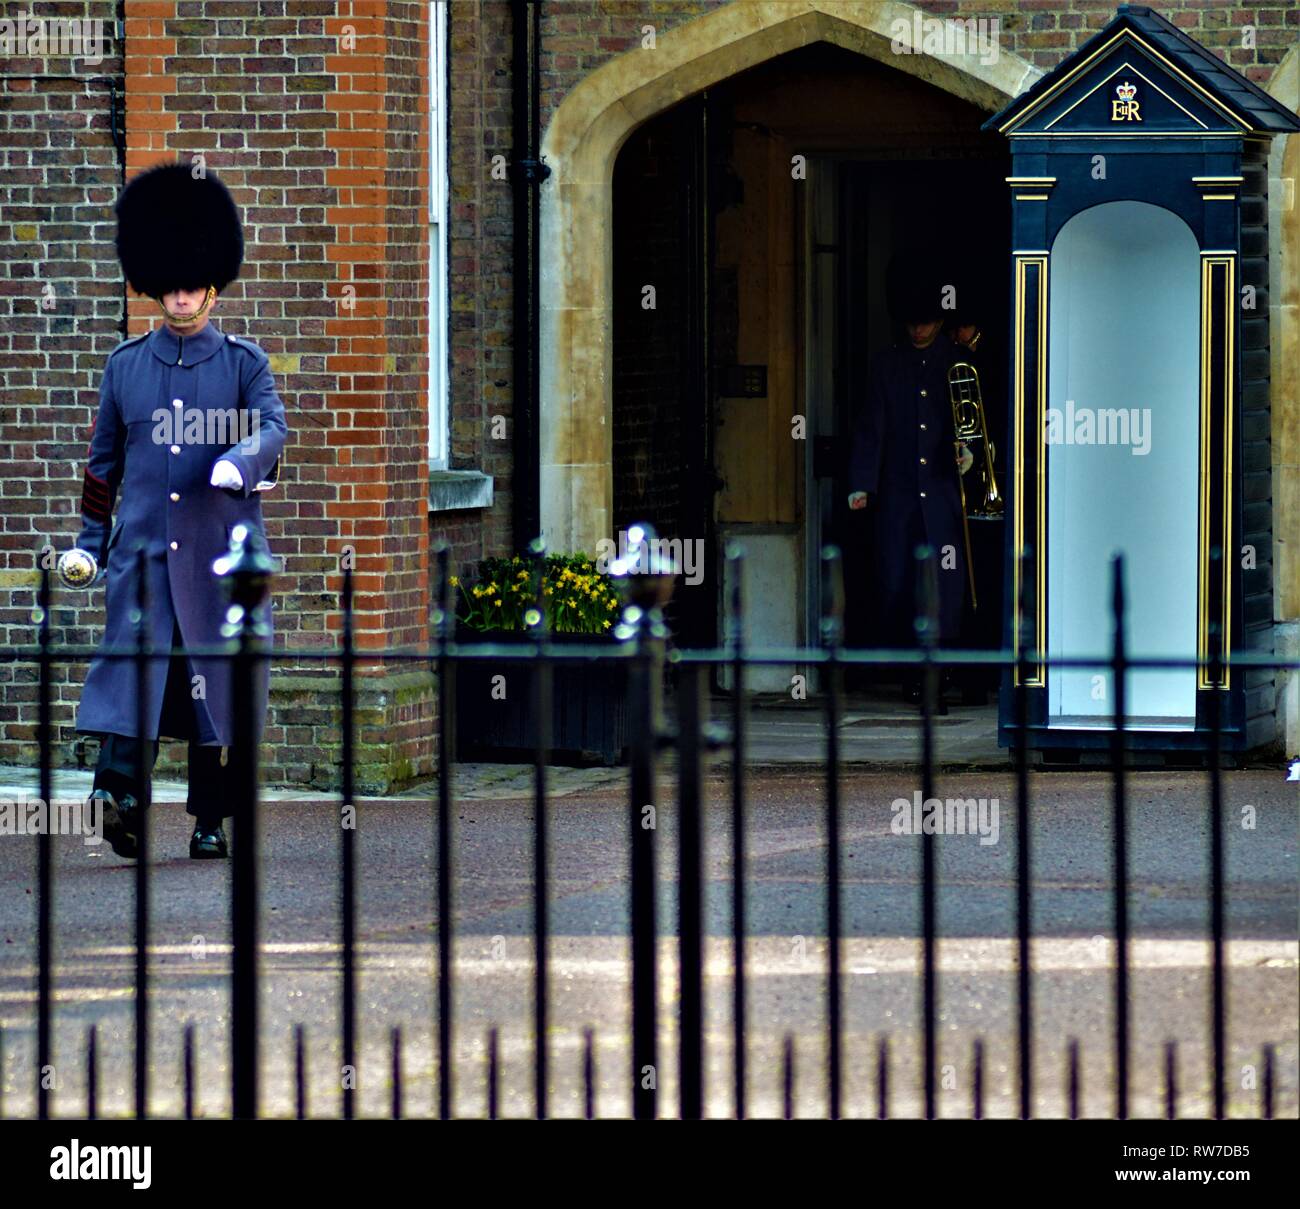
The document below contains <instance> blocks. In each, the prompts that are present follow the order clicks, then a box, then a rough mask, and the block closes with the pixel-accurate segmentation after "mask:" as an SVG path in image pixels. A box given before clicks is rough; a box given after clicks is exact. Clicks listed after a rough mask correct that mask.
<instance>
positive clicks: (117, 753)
mask: <svg viewBox="0 0 1300 1209" xmlns="http://www.w3.org/2000/svg"><path fill="white" fill-rule="evenodd" d="M139 748H140V743H139V741H138V740H137V739H136V738H135V736H134V735H104V736H102V743H101V745H100V749H99V761H98V763H96V765H95V788H96V789H107V790H108V791H109V793H111V794H112V795H113V796H114V797H115V798H120V797H121V796H122V794H124V793H129V794H132V795H133V796H135V797H136V798H139V797H140V796H141V794H140V785H139V782H138V780H137V777H138V775H139V771H138V767H137V764H136V761H137V759H138V752H139ZM144 748H145V751H144V772H145V776H146V777H149V776H150V775H151V774H152V772H153V766H154V762H155V761H156V760H157V759H158V740H157V739H146V740H145V743H144ZM223 753H225V757H226V762H225V764H224V765H223V764H222V762H221V760H222V754H223ZM238 776H239V765H238V761H237V759H236V753H235V749H234V748H222V747H204V746H203V745H202V744H201V743H199V742H198V740H197V739H191V740H190V749H189V782H190V787H189V797H188V799H187V800H186V802H185V810H186V812H187V813H189V814H192V815H193V816H194V817H195V819H196V820H197V821H198V822H199V823H204V824H211V825H215V824H217V823H219V822H221V820H222V819H228V818H230V816H231V813H232V810H231V803H232V802H233V801H234V795H235V793H236V792H237V787H238V786H239V784H240V781H239V780H238V779H237V778H238Z"/></svg>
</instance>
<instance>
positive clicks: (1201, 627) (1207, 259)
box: [1196, 251, 1237, 689]
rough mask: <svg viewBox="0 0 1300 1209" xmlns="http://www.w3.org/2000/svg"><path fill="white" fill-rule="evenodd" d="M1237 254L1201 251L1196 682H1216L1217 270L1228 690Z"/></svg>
mask: <svg viewBox="0 0 1300 1209" xmlns="http://www.w3.org/2000/svg"><path fill="white" fill-rule="evenodd" d="M1236 263H1237V261H1236V253H1234V252H1227V251H1218V252H1202V253H1201V489H1200V506H1199V514H1200V515H1199V518H1198V528H1199V534H1198V543H1197V545H1198V550H1197V553H1198V558H1199V562H1200V568H1199V574H1198V575H1197V594H1196V655H1197V660H1198V661H1199V663H1200V666H1199V668H1198V669H1197V673H1196V687H1197V688H1198V689H1209V688H1214V687H1216V686H1215V685H1213V684H1211V682H1210V677H1209V672H1208V670H1207V666H1206V665H1207V664H1208V662H1209V658H1210V591H1211V588H1212V585H1211V584H1210V476H1211V474H1212V473H1213V467H1211V465H1210V450H1211V447H1212V445H1213V441H1212V439H1211V438H1212V435H1213V426H1214V415H1213V414H1212V403H1213V398H1214V390H1213V387H1214V383H1212V382H1211V380H1210V365H1211V363H1212V356H1213V352H1214V350H1213V349H1212V347H1211V344H1210V341H1211V339H1212V337H1213V332H1214V307H1215V295H1216V291H1215V276H1216V271H1217V270H1222V272H1221V273H1220V274H1219V275H1220V276H1221V278H1222V290H1223V298H1222V306H1223V312H1222V316H1221V318H1222V322H1223V335H1222V342H1223V347H1222V354H1223V381H1222V384H1221V385H1222V390H1223V429H1222V431H1223V501H1222V508H1223V511H1222V546H1221V549H1222V554H1221V556H1220V560H1219V565H1220V569H1221V571H1222V575H1223V579H1222V583H1221V584H1219V585H1218V587H1219V591H1220V593H1221V608H1220V616H1221V617H1222V619H1223V632H1222V642H1221V647H1220V649H1221V651H1222V654H1223V657H1224V660H1225V663H1224V664H1223V669H1222V678H1221V680H1220V682H1219V684H1218V686H1217V687H1218V688H1221V689H1226V688H1228V687H1229V685H1230V684H1231V679H1232V669H1231V668H1230V667H1229V666H1228V665H1227V663H1226V659H1227V656H1228V653H1229V649H1230V647H1231V644H1232V480H1233V465H1232V420H1233V410H1234V399H1233V389H1232V384H1233V374H1234V371H1235V368H1236V364H1235V357H1234V349H1233V337H1234V330H1233V324H1234V320H1235V318H1236V315H1235V312H1234V309H1233V308H1234V305H1235V295H1236Z"/></svg>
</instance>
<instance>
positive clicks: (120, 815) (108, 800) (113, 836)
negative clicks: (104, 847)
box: [90, 789, 141, 858]
mask: <svg viewBox="0 0 1300 1209" xmlns="http://www.w3.org/2000/svg"><path fill="white" fill-rule="evenodd" d="M90 800H91V801H92V802H94V801H98V802H99V808H100V810H101V811H102V812H103V813H102V822H103V828H104V838H105V839H106V840H107V841H108V842H109V845H110V847H111V848H112V849H113V851H114V852H116V853H117V855H118V856H125V857H128V858H134V857H137V856H139V855H140V815H141V810H140V803H139V802H138V801H137V800H136V799H135V798H134V797H132V796H131V794H129V793H124V794H123V795H122V800H121V801H120V802H119V801H118V800H117V798H115V797H114V796H113V795H112V794H111V793H109V791H108V790H107V789H96V790H95V791H94V792H93V793H92V794H91V795H90Z"/></svg>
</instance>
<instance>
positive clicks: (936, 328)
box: [848, 274, 972, 700]
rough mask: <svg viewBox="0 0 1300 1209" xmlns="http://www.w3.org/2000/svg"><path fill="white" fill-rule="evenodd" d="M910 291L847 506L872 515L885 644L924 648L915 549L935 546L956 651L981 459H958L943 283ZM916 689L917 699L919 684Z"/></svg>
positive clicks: (856, 428) (946, 638) (870, 406)
mask: <svg viewBox="0 0 1300 1209" xmlns="http://www.w3.org/2000/svg"><path fill="white" fill-rule="evenodd" d="M901 293H902V297H901V298H900V299H899V305H898V309H899V311H900V312H901V313H900V314H899V318H900V319H901V320H902V322H903V326H904V329H905V339H904V340H903V341H901V342H900V343H899V344H897V345H895V346H894V347H892V348H889V349H886V350H884V351H883V352H881V353H879V354H877V356H876V357H875V358H874V359H873V361H872V364H871V368H870V371H869V375H868V379H869V380H868V390H867V396H868V397H867V399H866V402H865V406H863V407H862V408H861V409H860V410H859V411H858V412H857V414H856V415H855V416H854V425H853V444H852V451H851V454H850V461H849V486H850V494H849V500H848V503H849V507H850V508H852V509H854V510H857V509H860V508H866V507H868V505H869V506H870V508H871V510H872V513H873V521H874V524H873V529H874V532H875V537H876V542H875V548H876V556H877V559H878V560H879V561H878V566H877V568H876V572H877V575H876V583H877V587H878V591H879V593H880V596H881V598H882V602H881V603H882V616H883V620H884V624H885V625H886V627H887V629H888V631H889V632H888V633H887V634H885V635H883V637H884V639H885V640H886V643H885V644H887V645H897V646H908V645H912V644H913V643H914V642H915V636H914V633H913V629H912V625H913V621H914V619H915V617H916V613H917V568H916V562H915V557H914V551H915V550H916V548H917V547H918V546H920V545H929V546H931V547H932V548H933V549H934V550H935V552H936V566H937V567H938V568H939V570H938V575H937V580H938V590H939V591H938V594H939V601H938V604H939V617H938V621H939V641H940V642H942V643H945V644H947V645H952V644H954V643H955V642H956V639H957V636H958V632H959V630H960V628H961V617H962V602H963V600H964V599H965V595H966V548H965V537H964V533H963V528H962V508H961V488H960V486H959V479H958V475H959V473H961V474H964V473H965V472H966V471H967V470H968V469H969V468H970V465H971V461H972V457H971V454H970V451H969V450H968V449H967V448H966V447H964V446H963V448H962V451H961V455H960V456H959V455H958V450H957V443H956V439H955V429H954V425H953V415H952V402H951V399H950V397H949V393H948V370H949V368H950V367H951V366H952V364H953V363H954V362H955V361H957V360H960V358H959V357H958V355H957V353H958V350H957V348H956V347H955V346H954V344H953V343H952V341H951V340H949V338H948V336H947V334H946V333H945V332H944V330H943V309H942V307H941V294H940V287H939V285H938V284H937V282H933V283H932V282H931V281H930V280H929V279H928V278H927V277H926V276H924V275H923V274H922V275H918V276H916V277H914V278H913V280H912V281H911V283H910V284H909V285H908V286H907V287H906V288H905V289H904V290H902V291H901ZM908 692H909V695H910V696H911V697H912V698H913V699H914V700H915V699H917V698H918V697H919V694H920V687H919V681H917V680H913V681H912V682H910V683H909V685H908Z"/></svg>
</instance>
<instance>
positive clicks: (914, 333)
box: [906, 319, 943, 348]
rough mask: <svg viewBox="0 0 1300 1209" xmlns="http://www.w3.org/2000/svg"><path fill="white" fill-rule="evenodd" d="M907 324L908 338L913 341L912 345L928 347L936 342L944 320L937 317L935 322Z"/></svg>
mask: <svg viewBox="0 0 1300 1209" xmlns="http://www.w3.org/2000/svg"><path fill="white" fill-rule="evenodd" d="M906 326H907V338H908V339H909V340H910V341H911V342H912V347H913V348H926V347H927V346H929V345H931V344H933V343H934V338H935V337H936V336H937V335H938V334H939V329H940V328H941V327H943V320H942V319H937V320H935V321H934V322H933V323H909V324H907V325H906Z"/></svg>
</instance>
